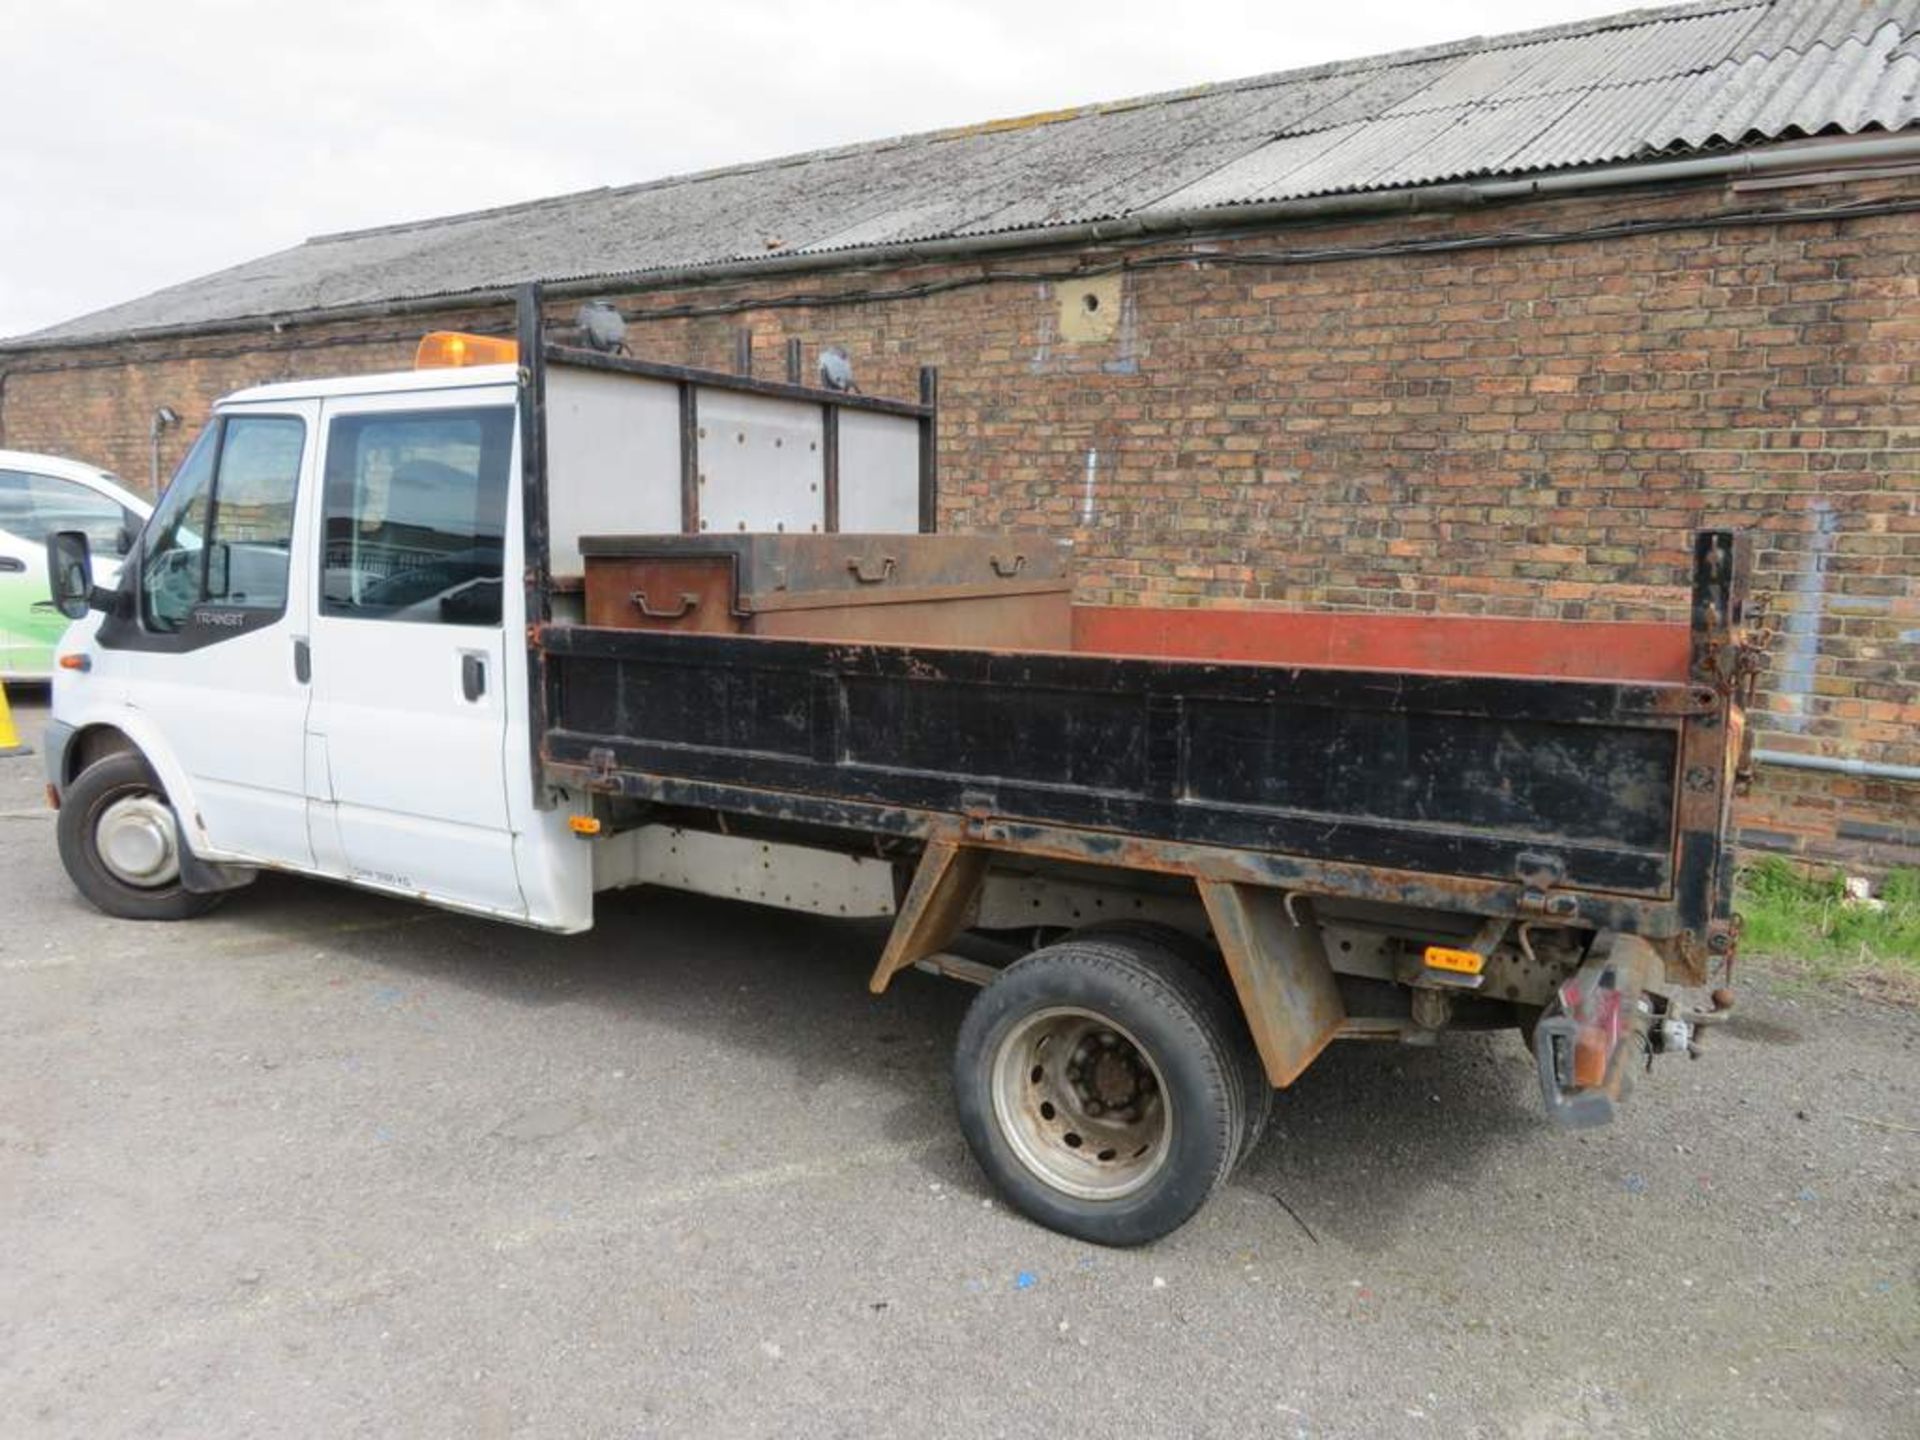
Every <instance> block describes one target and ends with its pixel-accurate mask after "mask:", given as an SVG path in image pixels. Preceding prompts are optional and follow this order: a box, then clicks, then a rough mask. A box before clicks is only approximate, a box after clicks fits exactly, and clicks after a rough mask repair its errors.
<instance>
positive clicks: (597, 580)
mask: <svg viewBox="0 0 1920 1440" xmlns="http://www.w3.org/2000/svg"><path fill="white" fill-rule="evenodd" d="M580 554H581V556H582V558H583V560H584V562H585V566H586V618H587V623H588V624H589V625H600V626H609V627H612V628H615V629H623V630H632V629H644V630H686V631H705V632H721V633H727V634H746V635H774V636H787V637H797V638H804V639H809V640H869V641H879V642H888V641H908V640H911V641H914V642H916V643H919V644H948V645H987V646H995V647H998V646H1007V645H1028V646H1034V647H1037V648H1041V649H1062V650H1064V649H1067V648H1069V646H1070V645H1071V641H1072V633H1071V629H1072V627H1071V618H1072V617H1071V615H1070V613H1069V608H1068V607H1069V605H1070V604H1071V600H1072V588H1073V581H1072V577H1071V575H1070V573H1069V562H1070V558H1071V546H1070V545H1069V544H1068V543H1067V542H1064V541H1058V540H1051V539H1048V538H1046V537H1045V536H1038V535H1018V536H1015V535H811V534H809V535H783V534H772V535H769V534H739V535H585V536H582V537H581V539H580Z"/></svg>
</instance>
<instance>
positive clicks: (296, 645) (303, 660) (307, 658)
mask: <svg viewBox="0 0 1920 1440" xmlns="http://www.w3.org/2000/svg"><path fill="white" fill-rule="evenodd" d="M293 678H294V679H296V680H298V681H299V682H300V683H301V684H302V685H305V684H306V683H307V682H308V681H310V680H311V679H313V647H312V646H311V645H309V644H307V638H306V636H304V635H296V636H294V637H293Z"/></svg>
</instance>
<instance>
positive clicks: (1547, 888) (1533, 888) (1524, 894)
mask: <svg viewBox="0 0 1920 1440" xmlns="http://www.w3.org/2000/svg"><path fill="white" fill-rule="evenodd" d="M1513 868H1514V871H1515V873H1516V874H1517V875H1518V876H1519V878H1520V884H1521V886H1522V888H1521V891H1520V909H1522V910H1524V911H1525V912H1526V913H1527V914H1529V915H1547V916H1552V917H1553V918H1555V919H1570V918H1571V917H1572V916H1574V915H1576V914H1578V913H1579V909H1580V902H1579V900H1578V899H1577V898H1576V897H1574V896H1572V895H1568V894H1564V893H1562V894H1555V893H1554V889H1555V887H1556V886H1558V885H1559V884H1560V883H1561V882H1562V881H1563V880H1565V879H1566V878H1567V863H1566V861H1564V860H1562V859H1561V858H1560V857H1559V856H1558V855H1543V854H1541V853H1539V852H1538V851H1533V850H1529V851H1527V852H1525V853H1524V854H1521V855H1520V856H1518V857H1516V858H1515V860H1514V866H1513Z"/></svg>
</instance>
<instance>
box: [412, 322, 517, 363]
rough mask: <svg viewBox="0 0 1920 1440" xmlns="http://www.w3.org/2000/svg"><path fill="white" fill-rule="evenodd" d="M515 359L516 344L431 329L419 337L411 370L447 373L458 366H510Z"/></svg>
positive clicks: (482, 336)
mask: <svg viewBox="0 0 1920 1440" xmlns="http://www.w3.org/2000/svg"><path fill="white" fill-rule="evenodd" d="M519 359H520V347H519V345H517V344H515V343H514V342H513V341H511V340H503V339H501V338H500V337H499V336H497V335H467V334H463V333H462V332H460V331H458V330H434V331H431V332H430V333H428V334H426V335H423V336H421V337H420V348H419V349H418V350H416V351H414V352H413V368H414V369H416V370H447V369H454V368H457V367H459V366H462V365H513V364H517V363H518V362H519Z"/></svg>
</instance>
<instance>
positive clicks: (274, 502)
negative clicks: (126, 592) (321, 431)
mask: <svg viewBox="0 0 1920 1440" xmlns="http://www.w3.org/2000/svg"><path fill="white" fill-rule="evenodd" d="M306 437H307V427H306V422H304V421H302V420H300V419H298V418H296V417H294V416H287V415H230V416H225V417H222V418H220V419H218V420H215V421H214V423H213V424H211V425H209V426H208V427H207V429H206V430H205V431H204V432H202V434H201V436H200V438H199V440H197V441H196V442H194V447H193V450H192V451H191V452H190V453H189V454H188V456H187V458H186V460H185V462H184V463H183V464H182V465H181V467H180V471H179V473H178V474H177V475H175V476H174V479H173V483H172V484H171V485H169V486H168V487H167V493H166V498H165V499H163V500H162V501H161V502H160V508H159V509H158V510H157V511H155V512H154V517H153V520H152V521H151V522H150V524H149V526H148V531H147V533H148V536H149V539H148V542H147V544H146V546H145V554H144V556H143V557H142V561H141V567H140V610H141V618H142V619H143V620H144V621H145V622H146V626H147V628H148V629H149V630H155V631H160V632H163V633H165V632H172V631H177V630H179V629H180V628H181V627H182V626H183V625H185V624H186V623H187V621H188V619H189V618H190V617H191V616H192V615H193V613H194V611H195V610H196V609H198V608H200V607H201V606H213V607H217V608H219V609H221V610H240V611H250V612H254V616H253V618H254V619H255V621H256V623H258V622H260V621H263V620H266V619H269V618H271V617H273V616H277V615H280V614H282V613H284V612H285V610H286V608H287V566H288V562H289V561H290V560H291V558H292V553H293V507H294V499H295V496H296V495H297V493H298V490H299V483H300V457H301V453H302V451H303V450H304V449H305V446H306Z"/></svg>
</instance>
